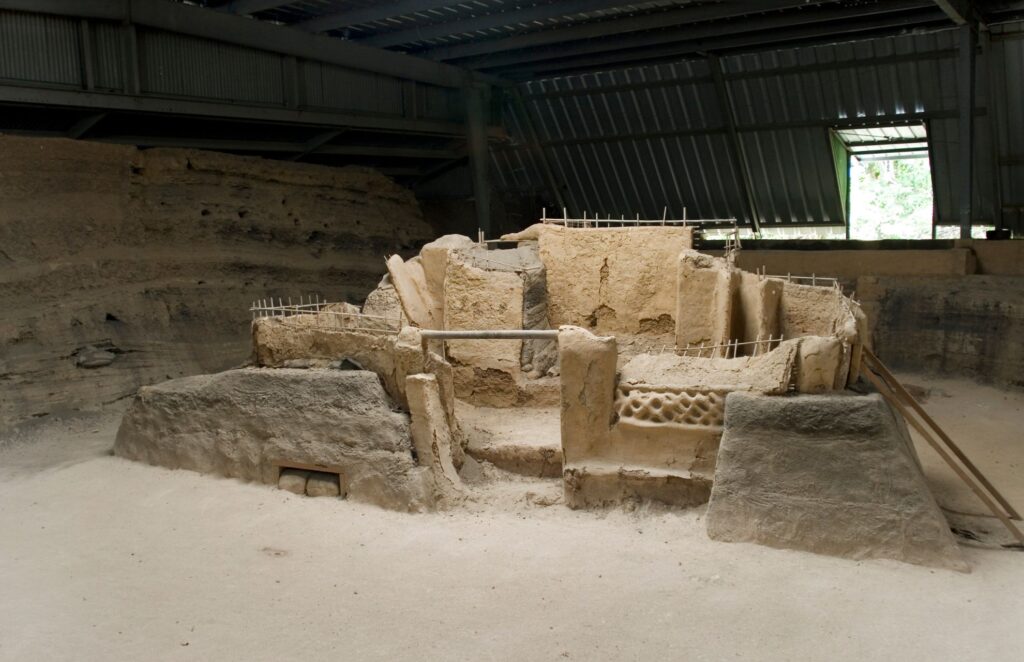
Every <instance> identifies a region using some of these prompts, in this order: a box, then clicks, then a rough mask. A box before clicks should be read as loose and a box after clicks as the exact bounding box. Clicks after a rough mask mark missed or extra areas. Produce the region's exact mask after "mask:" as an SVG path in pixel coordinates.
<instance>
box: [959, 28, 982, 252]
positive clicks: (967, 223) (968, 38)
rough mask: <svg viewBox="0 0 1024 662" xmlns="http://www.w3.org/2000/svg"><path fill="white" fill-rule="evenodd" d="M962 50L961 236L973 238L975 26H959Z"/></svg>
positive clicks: (960, 69) (960, 85)
mask: <svg viewBox="0 0 1024 662" xmlns="http://www.w3.org/2000/svg"><path fill="white" fill-rule="evenodd" d="M958 29H959V31H960V53H959V55H958V59H957V99H958V103H957V106H958V108H959V112H960V131H959V133H960V150H959V159H958V160H959V163H960V165H959V169H960V171H959V173H958V175H959V177H960V238H961V239H970V238H971V222H972V221H973V216H974V49H975V46H976V43H977V34H976V33H975V26H973V25H971V24H970V23H965V24H963V25H961V26H960V27H959V28H958Z"/></svg>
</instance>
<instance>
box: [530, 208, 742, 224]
mask: <svg viewBox="0 0 1024 662" xmlns="http://www.w3.org/2000/svg"><path fill="white" fill-rule="evenodd" d="M540 222H541V223H546V224H553V225H564V226H566V227H583V228H590V227H594V228H599V227H601V224H602V223H603V224H604V226H605V227H613V226H615V227H618V226H627V227H628V226H630V225H633V226H640V225H676V226H679V225H682V226H686V225H704V224H730V223H731V224H733V225H735V224H736V219H735V218H705V219H688V218H686V207H683V217H682V218H675V219H670V218H668V207H665V208H664V209H663V211H662V215H661V218H660V219H641V218H640V214H637V215H636V218H630V219H627V218H626V217H625V215H622V216H619V218H612V215H611V214H605V217H604V218H601V215H600V214H596V213H595V214H594V215H593V216H591V217H589V218H588V216H587V212H583V218H569V211H568V209H567V208H565V207H563V208H562V216H561V217H560V218H559V217H548V210H547V208H544V210H543V212H542V214H541V218H540Z"/></svg>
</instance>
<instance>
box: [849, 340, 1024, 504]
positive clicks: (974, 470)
mask: <svg viewBox="0 0 1024 662" xmlns="http://www.w3.org/2000/svg"><path fill="white" fill-rule="evenodd" d="M863 353H864V356H866V357H867V358H868V361H869V362H870V363H871V364H872V367H873V368H874V369H875V370H876V371H877V372H878V373H879V374H880V375H881V376H882V378H883V379H884V380H885V381H886V382H887V383H888V384H889V386H890V388H892V390H893V391H895V392H896V393H897V394H898V395H900V396H902V397H903V400H904V401H906V403H907V404H909V405H910V406H911V407H912V408H913V409H914V411H916V412H917V414H918V415H919V416H920V417H921V419H922V420H924V422H925V423H927V424H928V426H930V427H931V428H932V429H933V430H934V431H935V433H936V434H937V435H939V438H940V439H942V441H944V442H945V443H946V445H947V446H949V449H950V450H951V451H953V455H956V457H957V458H958V459H959V460H960V461H961V462H963V464H964V466H965V467H967V470H968V471H970V472H971V474H973V475H974V477H975V478H977V479H978V482H979V483H981V484H982V485H984V486H985V489H987V490H988V491H989V494H991V495H992V497H993V498H994V499H995V500H996V501H998V502H999V505H1001V506H1002V507H1003V508H1004V509H1005V510H1006V513H1007V514H1008V515H1009V516H1010V518H1011V519H1015V520H1019V519H1020V515H1019V514H1018V513H1017V511H1016V510H1014V508H1013V506H1011V505H1010V504H1009V502H1008V501H1007V500H1006V498H1005V497H1003V495H1002V494H1000V493H999V490H997V489H996V488H995V486H994V485H992V483H990V482H989V480H988V478H986V477H985V475H984V474H983V473H981V470H980V469H978V467H976V466H974V463H973V462H971V460H970V459H969V458H968V457H967V455H966V454H965V453H964V452H963V451H962V450H960V447H959V446H957V445H956V444H955V443H954V442H953V440H952V439H950V437H949V435H948V434H946V432H945V430H943V429H942V428H941V427H939V424H938V423H936V422H935V420H934V419H932V417H931V416H929V415H928V412H926V411H925V410H924V408H923V407H922V406H921V404H920V403H919V402H918V401H917V400H916V399H915V398H914V396H912V395H911V394H910V392H909V391H907V389H905V388H903V385H902V384H900V383H899V381H898V380H897V379H896V377H895V376H894V375H893V374H892V373H891V372H889V369H888V368H886V367H885V365H884V364H883V363H882V362H881V361H880V360H879V359H878V357H877V356H875V354H874V352H872V351H871V350H870V349H868V348H867V347H865V348H864V349H863Z"/></svg>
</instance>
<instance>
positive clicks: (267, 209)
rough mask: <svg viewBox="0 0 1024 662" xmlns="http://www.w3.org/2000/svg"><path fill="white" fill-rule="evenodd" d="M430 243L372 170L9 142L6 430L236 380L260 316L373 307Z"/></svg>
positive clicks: (2, 219)
mask: <svg viewBox="0 0 1024 662" xmlns="http://www.w3.org/2000/svg"><path fill="white" fill-rule="evenodd" d="M433 234H434V232H433V231H432V229H431V228H430V226H428V225H427V224H426V223H425V222H424V221H423V220H422V217H421V216H420V212H419V209H418V207H417V204H416V201H415V199H414V197H413V196H412V194H411V193H410V192H409V191H407V190H405V189H403V188H402V187H400V186H398V185H396V184H395V183H394V182H392V181H391V180H389V179H387V178H386V177H384V176H382V175H380V174H379V173H376V172H373V171H370V170H366V169H361V168H358V169H357V168H346V169H336V168H326V167H321V166H313V165H306V164H298V163H286V162H280V161H265V160H262V159H257V158H247V157H239V156H230V155H225V154H216V153H210V152H199V151H192V150H171V149H154V150H148V151H140V150H137V149H136V148H134V147H130V146H120V145H108V144H102V143H89V142H82V141H71V140H63V139H36V138H22V137H12V136H0V307H2V309H3V311H4V313H3V315H2V316H0V427H3V426H5V425H7V424H10V423H12V422H14V421H17V420H21V419H25V418H28V417H32V416H46V415H55V414H59V413H60V412H62V411H68V410H73V409H77V408H82V407H89V406H92V405H96V404H99V403H103V402H111V401H115V400H118V399H120V398H124V397H126V396H128V395H131V394H133V393H134V392H135V391H136V389H137V388H138V387H139V386H140V385H143V384H151V383H154V382H158V381H163V380H165V379H168V378H171V377H178V376H182V375H188V374H194V373H200V372H213V371H217V370H223V369H225V368H228V367H231V366H235V365H238V364H240V363H242V362H243V361H245V360H246V358H247V357H248V355H249V352H250V335H249V323H250V321H251V317H250V315H249V313H248V312H247V309H248V307H249V305H250V303H251V302H252V301H253V300H254V299H256V298H259V297H266V296H268V295H281V296H284V297H286V298H287V297H288V296H292V295H298V294H299V293H300V292H301V293H312V292H317V293H320V294H321V295H325V296H327V297H328V298H330V299H332V300H346V299H347V300H350V301H361V300H362V298H363V297H365V296H366V294H367V293H368V292H369V291H370V290H371V289H373V287H374V286H375V285H376V284H377V282H378V281H379V280H380V276H381V274H382V273H383V272H384V260H383V259H382V256H384V255H386V254H389V253H395V252H410V251H413V250H415V248H417V247H418V246H419V245H420V244H421V243H423V242H424V241H426V240H428V239H429V238H431V237H432V236H433ZM89 346H95V347H97V348H99V349H101V350H103V349H106V350H109V353H103V352H98V353H93V355H92V358H93V359H95V360H87V359H89V357H90V351H89V350H88V349H87V348H88V347H89ZM111 358H112V361H110V360H109V359H111ZM108 361H109V362H108ZM82 364H89V365H97V364H99V365H97V367H94V368H85V367H80V366H81V365H82Z"/></svg>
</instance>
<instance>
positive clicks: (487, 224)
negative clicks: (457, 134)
mask: <svg viewBox="0 0 1024 662" xmlns="http://www.w3.org/2000/svg"><path fill="white" fill-rule="evenodd" d="M464 94H465V95H466V124H467V130H468V133H469V135H468V136H467V138H468V142H469V167H470V170H471V171H472V173H473V198H474V201H475V203H476V218H477V227H478V228H480V229H481V230H483V231H484V233H485V234H488V235H491V236H494V235H495V234H497V233H496V232H495V231H494V227H492V225H491V185H490V180H489V178H488V175H487V166H488V160H489V159H490V154H489V153H488V148H487V112H486V110H487V99H486V96H487V95H486V89H485V88H482V87H477V86H470V87H466V88H464Z"/></svg>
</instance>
